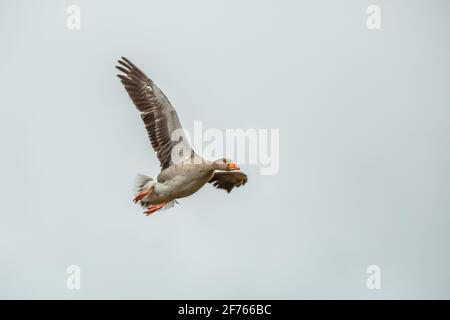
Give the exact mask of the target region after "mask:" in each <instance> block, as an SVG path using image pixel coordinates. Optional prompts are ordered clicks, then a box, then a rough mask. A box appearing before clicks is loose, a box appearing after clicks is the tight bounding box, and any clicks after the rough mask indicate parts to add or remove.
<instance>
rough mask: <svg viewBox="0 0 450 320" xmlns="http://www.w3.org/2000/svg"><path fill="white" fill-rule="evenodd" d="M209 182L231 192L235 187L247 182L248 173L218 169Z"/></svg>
mask: <svg viewBox="0 0 450 320" xmlns="http://www.w3.org/2000/svg"><path fill="white" fill-rule="evenodd" d="M208 182H209V183H212V184H213V186H214V187H216V188H219V189H224V190H226V191H227V192H228V193H230V192H231V190H233V188H235V187H236V188H237V187H240V186H243V185H245V184H246V183H247V175H246V174H245V173H243V172H242V171H216V172H214V175H213V177H212V178H211V179H210V180H209V181H208Z"/></svg>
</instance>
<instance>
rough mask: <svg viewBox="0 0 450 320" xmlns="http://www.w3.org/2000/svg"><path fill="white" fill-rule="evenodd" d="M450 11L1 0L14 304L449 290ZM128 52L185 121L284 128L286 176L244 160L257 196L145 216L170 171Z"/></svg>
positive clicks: (4, 215)
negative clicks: (374, 269)
mask: <svg viewBox="0 0 450 320" xmlns="http://www.w3.org/2000/svg"><path fill="white" fill-rule="evenodd" d="M69 4H76V5H79V6H80V8H81V30H79V31H76V30H75V31H73V30H72V31H71V30H68V29H67V28H66V18H67V14H66V8H67V6H68V5H69ZM371 4H376V5H378V6H380V8H381V15H382V20H381V21H382V28H381V30H368V29H367V27H366V19H367V14H366V9H367V7H368V6H369V5H371ZM449 12H450V2H448V1H444V0H441V1H438V0H436V1H425V0H421V1H417V0H416V1H406V0H404V1H400V0H394V1H381V0H374V1H360V0H358V1H357V0H345V1H331V0H327V1H325V0H323V1H274V0H272V1H256V0H254V1H237V0H236V1H235V0H227V1H210V0H193V1H181V0H180V1H174V0H172V1H115V2H114V3H112V2H111V1H86V0H73V1H56V0H55V1H49V0H47V1H16V0H15V1H12V0H9V1H8V0H0V39H2V40H1V41H2V45H1V48H2V50H1V58H2V59H1V60H0V71H1V77H0V87H1V88H2V94H1V95H0V106H1V107H0V112H1V114H0V122H1V135H0V141H1V145H2V165H1V167H0V170H1V178H2V179H1V183H0V191H1V194H2V201H1V204H0V212H1V215H0V298H62V299H80V298H87V299H92V298H152V299H153V298H158V299H164V298H180V299H184V298H186V299H188V298H191V299H196V298H211V299H212V298H225V299H227V298H254V299H258V298H285V299H299V298H310V299H314V298H344V299H345V298H361V299H379V298H387V299H390V298H450V272H449V270H450V259H449V254H448V253H449V252H450V248H449V246H450V244H449V240H450V238H449V232H448V230H449V227H450V216H449V211H450V200H449V199H450V198H449V191H450V161H449V160H450V159H449V158H450V152H449V140H450V126H449V124H450V110H449V108H450V104H449V102H450V90H449V84H450V63H449V59H448V57H449V56H450V45H449V41H450V19H449V17H448V13H449ZM122 55H124V56H126V57H129V58H130V59H132V61H134V62H136V63H137V64H138V65H139V66H140V67H141V68H142V69H143V70H144V71H145V72H146V73H147V74H148V75H149V76H151V77H152V79H153V80H154V81H155V82H156V83H157V84H158V85H159V86H160V87H161V88H162V89H163V90H164V91H165V93H166V94H167V95H168V96H169V98H170V99H171V101H172V102H173V103H174V105H175V107H176V108H177V110H178V114H179V116H180V118H181V121H182V123H183V124H184V125H185V127H187V128H191V127H192V125H193V123H194V121H195V120H201V121H203V125H204V126H205V127H207V128H219V129H221V130H225V129H227V128H244V129H245V128H256V129H262V128H264V129H270V128H276V129H280V171H279V173H278V174H277V175H274V176H261V175H260V174H259V169H260V168H259V166H257V165H245V164H244V165H242V166H241V167H242V169H243V170H245V171H246V172H247V173H248V175H249V182H248V184H247V185H246V186H245V187H244V188H240V189H238V190H235V191H233V192H232V193H231V194H229V195H228V194H226V193H225V192H223V191H218V190H215V189H214V188H212V187H211V186H206V187H205V188H203V189H202V190H200V191H199V192H198V193H197V194H195V195H193V196H192V197H189V198H187V199H183V200H181V201H180V205H178V206H176V207H175V208H173V209H170V210H169V211H164V212H157V213H156V214H154V215H153V216H150V217H145V216H144V215H142V213H141V212H142V210H141V209H140V208H138V207H137V206H136V205H134V204H133V203H132V202H131V199H132V197H133V194H132V182H133V179H134V177H135V175H136V174H137V173H138V172H142V173H145V174H148V175H151V176H156V175H157V173H158V168H159V164H158V162H157V160H156V157H155V155H154V153H153V151H152V150H151V148H150V145H149V142H148V141H147V137H146V133H145V131H144V128H143V125H142V123H141V120H140V118H139V116H138V114H137V112H136V110H135V109H134V106H133V105H132V103H131V101H130V99H129V98H128V96H127V95H126V92H125V91H124V89H123V88H122V86H121V84H120V83H119V81H118V80H117V78H116V77H115V74H116V71H115V70H114V65H115V61H116V60H117V59H118V58H119V57H120V56H122ZM72 264H75V265H79V266H80V267H81V273H82V278H81V279H82V280H81V283H82V284H81V286H82V287H81V290H78V291H76V290H75V291H70V290H68V289H67V288H66V278H67V274H66V268H67V266H69V265H72ZM372 264H376V265H378V266H380V267H381V270H382V289H381V290H375V291H371V290H368V289H367V288H366V278H367V274H366V268H367V266H369V265H372Z"/></svg>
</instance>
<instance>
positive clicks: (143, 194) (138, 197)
mask: <svg viewBox="0 0 450 320" xmlns="http://www.w3.org/2000/svg"><path fill="white" fill-rule="evenodd" d="M152 191H153V187H150V188H148V189H147V190H143V191H141V192H138V193H136V195H135V197H134V199H133V201H134V203H136V202H138V201H141V200H142V199H143V198H144V197H146V196H147V195H149V194H150V193H151V192H152Z"/></svg>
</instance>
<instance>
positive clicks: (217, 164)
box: [213, 158, 239, 171]
mask: <svg viewBox="0 0 450 320" xmlns="http://www.w3.org/2000/svg"><path fill="white" fill-rule="evenodd" d="M213 164H214V169H215V170H223V171H234V170H239V167H238V165H237V164H236V163H235V162H233V161H232V160H230V159H226V158H221V159H217V160H216V161H214V162H213Z"/></svg>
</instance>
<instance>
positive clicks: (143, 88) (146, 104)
mask: <svg viewBox="0 0 450 320" xmlns="http://www.w3.org/2000/svg"><path fill="white" fill-rule="evenodd" d="M118 62H119V64H120V65H119V66H116V68H117V69H119V70H120V71H122V73H123V74H118V75H117V76H118V77H119V78H120V80H121V82H122V84H123V85H124V87H125V89H126V90H127V92H128V95H129V96H130V98H131V100H132V101H133V103H134V104H135V105H136V107H137V109H138V110H139V112H140V114H141V118H142V120H143V121H144V124H145V129H146V130H147V134H148V136H149V138H150V142H151V144H152V147H153V149H154V150H155V152H156V156H157V157H158V159H159V161H160V163H161V167H162V169H161V170H164V169H166V168H168V167H169V166H170V165H172V164H174V163H179V162H182V161H185V160H187V159H190V158H192V157H196V156H197V155H196V154H195V152H194V151H193V150H192V149H191V146H190V145H189V142H188V140H187V139H186V136H185V135H184V132H183V128H182V126H181V123H180V120H179V119H178V116H177V112H176V111H175V108H174V107H173V106H172V104H171V103H170V101H169V99H167V97H166V95H165V94H164V93H163V92H162V91H161V90H160V89H159V88H158V86H157V85H156V84H155V83H153V81H152V80H151V79H150V78H148V77H147V76H146V75H145V74H144V73H143V72H142V71H141V70H140V69H139V68H138V67H136V66H135V65H134V64H133V63H131V62H130V61H129V60H128V59H126V58H124V57H122V59H121V60H118ZM175 147H176V149H174V148H175Z"/></svg>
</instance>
